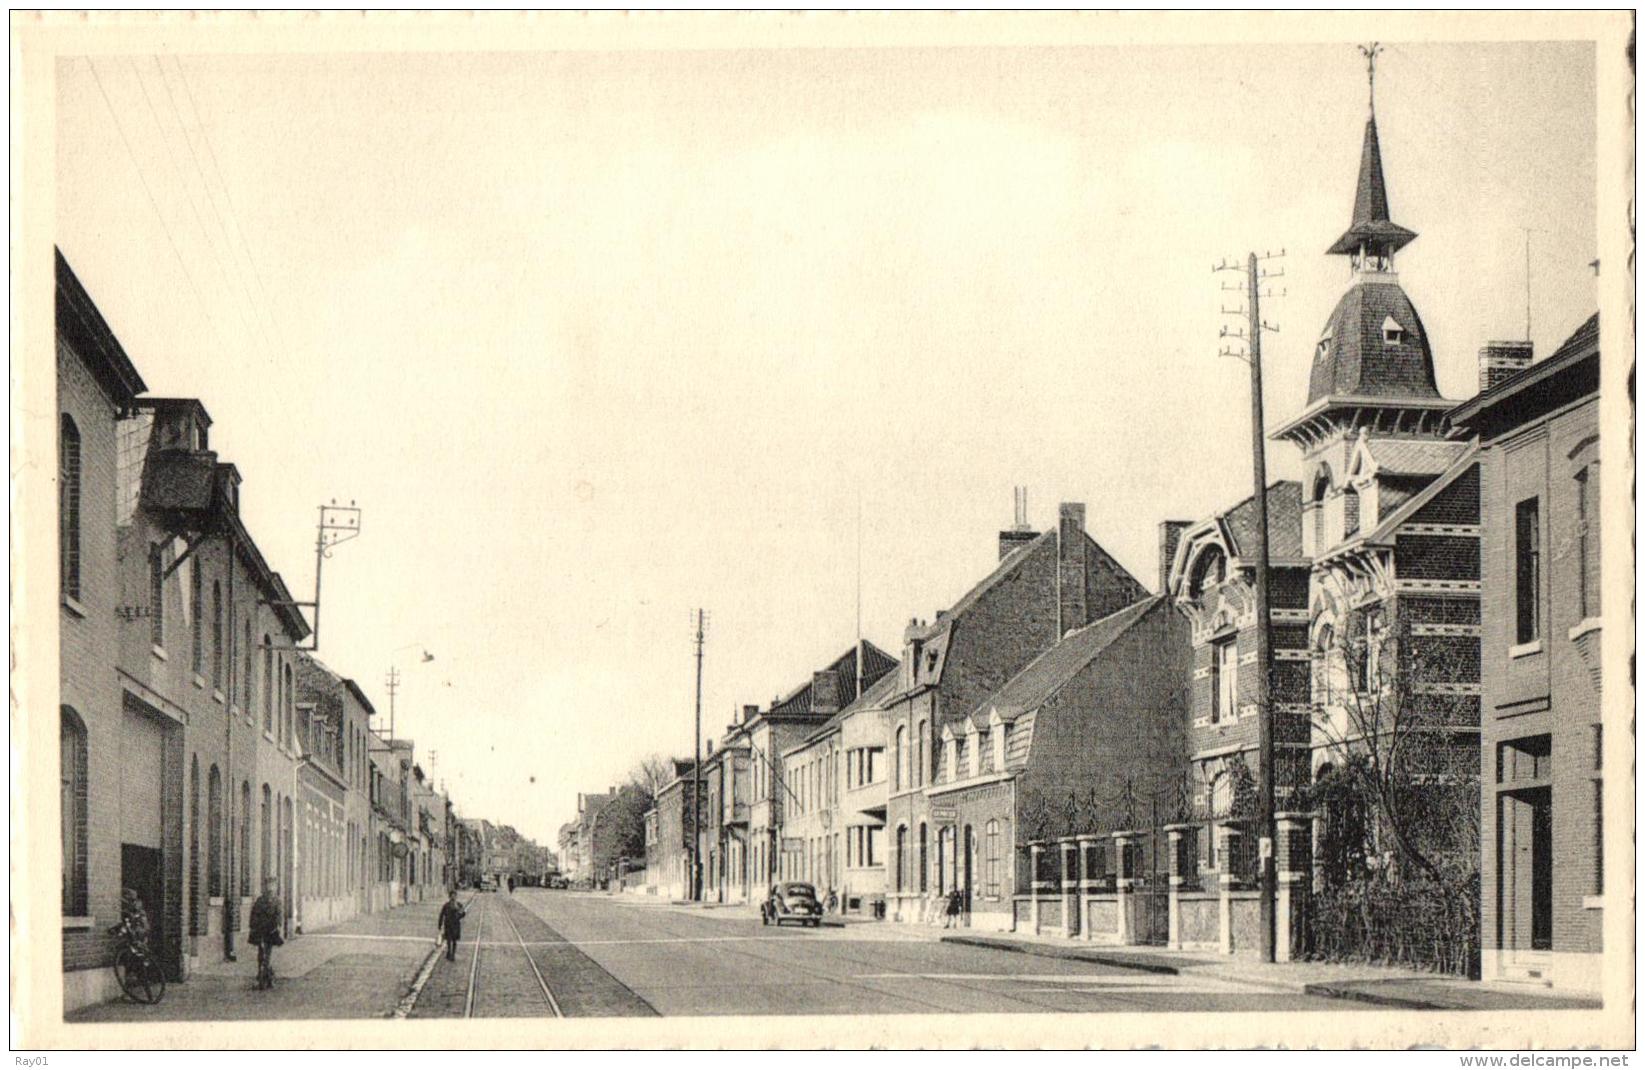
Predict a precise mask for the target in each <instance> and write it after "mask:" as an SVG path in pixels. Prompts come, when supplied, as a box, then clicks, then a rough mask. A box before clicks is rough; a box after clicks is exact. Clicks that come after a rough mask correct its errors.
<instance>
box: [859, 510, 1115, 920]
mask: <svg viewBox="0 0 1645 1070" xmlns="http://www.w3.org/2000/svg"><path fill="white" fill-rule="evenodd" d="M1147 594H1148V592H1147V589H1146V588H1144V587H1143V585H1142V584H1141V583H1139V582H1138V581H1137V580H1136V578H1135V577H1133V576H1132V575H1131V574H1130V573H1129V572H1127V571H1126V570H1125V569H1124V568H1123V567H1122V566H1121V565H1120V564H1119V563H1118V562H1117V561H1115V560H1114V559H1113V557H1111V556H1110V555H1109V554H1108V553H1107V551H1105V550H1103V548H1102V547H1101V546H1099V545H1098V544H1097V543H1096V541H1095V540H1093V539H1092V538H1091V537H1090V536H1089V535H1087V534H1086V531H1085V506H1084V505H1082V504H1079V503H1073V502H1065V503H1063V504H1062V505H1061V506H1060V507H1059V509H1058V521H1057V526H1056V527H1055V528H1053V529H1052V530H1049V531H1046V532H1043V533H1036V532H1033V531H1031V530H1028V529H1027V526H1026V524H1025V522H1024V518H1023V517H1022V516H1021V515H1019V517H1018V524H1017V526H1016V527H1015V528H1013V529H1012V530H1009V531H1005V532H1001V534H1000V541H999V564H998V565H997V566H996V567H995V569H994V571H993V572H991V573H990V574H989V575H988V576H987V577H985V578H984V579H983V580H982V581H981V582H980V583H978V584H977V585H976V586H975V587H973V588H972V589H971V590H970V591H968V592H967V593H966V594H965V595H964V596H963V597H962V598H960V600H959V601H958V602H956V603H954V605H953V606H952V607H950V608H949V609H948V610H946V611H944V612H942V613H940V614H938V616H937V619H936V620H935V621H932V622H930V623H927V622H924V621H919V620H916V621H913V622H912V623H911V624H910V625H909V627H908V629H907V630H906V632H905V633H904V636H903V657H902V661H901V665H900V667H899V672H898V682H897V684H896V685H894V687H893V690H892V693H891V694H889V695H887V696H886V698H885V699H884V700H882V705H883V708H884V731H885V733H886V734H885V738H884V743H883V744H882V745H883V746H885V747H887V748H888V749H887V750H885V751H883V752H881V753H883V754H885V755H886V757H887V762H886V766H887V768H886V769H885V771H884V773H883V774H882V773H881V772H880V770H878V769H877V768H875V767H874V766H875V764H876V757H877V755H876V754H875V749H874V747H873V746H872V745H870V746H868V747H866V748H861V749H856V748H849V747H848V749H847V757H846V760H847V769H848V775H849V782H848V799H849V798H850V797H849V791H850V790H852V789H851V788H850V785H851V784H858V785H873V784H874V783H876V782H877V781H876V778H877V777H879V776H882V775H883V776H885V777H886V778H887V779H888V781H889V783H888V785H887V788H886V791H887V796H886V810H885V815H884V821H883V824H882V826H881V827H882V828H889V829H892V830H895V829H898V828H902V829H905V830H908V831H907V832H905V836H906V835H914V836H917V835H918V829H919V828H920V827H921V826H924V827H925V829H926V835H927V837H928V841H940V842H941V843H943V844H948V843H950V842H952V843H953V844H954V847H953V848H952V850H951V851H950V852H949V853H948V854H947V855H946V856H945V860H946V859H947V858H956V857H962V856H964V857H974V854H975V852H974V850H973V849H972V845H970V844H968V843H966V842H965V841H964V839H963V837H964V836H965V828H964V826H962V825H960V824H959V823H958V813H957V811H955V810H953V809H952V808H950V807H948V806H947V805H946V804H941V803H938V802H937V801H936V800H935V799H933V798H932V796H931V795H930V794H929V793H928V790H927V789H929V788H930V787H931V786H932V785H933V783H934V781H935V779H936V776H937V771H938V769H937V762H938V756H939V754H940V753H941V752H942V751H943V749H944V747H945V746H946V745H947V743H948V742H949V740H951V739H952V738H953V737H954V734H956V733H957V734H961V735H963V734H964V733H966V731H967V725H968V723H969V716H970V714H971V713H972V711H974V710H976V709H977V707H978V706H979V705H981V704H982V702H983V701H984V700H986V699H987V698H988V697H989V696H990V695H992V694H994V693H995V692H997V691H998V690H999V689H1000V688H1001V687H1002V686H1003V685H1004V684H1005V683H1006V682H1007V681H1008V680H1010V679H1011V678H1012V677H1013V676H1015V675H1016V674H1017V673H1018V672H1020V671H1021V670H1022V669H1023V667H1024V666H1026V665H1027V664H1028V663H1029V662H1030V661H1032V660H1033V659H1034V658H1036V657H1038V656H1039V655H1040V654H1042V653H1044V652H1045V651H1047V650H1049V649H1050V648H1051V647H1052V646H1054V645H1056V643H1057V641H1058V640H1059V639H1060V638H1061V637H1062V636H1064V635H1066V634H1067V633H1068V632H1070V631H1072V630H1074V629H1077V628H1083V627H1084V626H1085V625H1087V624H1089V623H1091V621H1092V620H1095V619H1100V618H1102V617H1106V616H1109V615H1110V614H1112V613H1115V612H1118V611H1119V610H1121V609H1123V608H1124V607H1126V606H1128V605H1131V604H1132V603H1134V602H1137V601H1139V600H1140V599H1142V598H1145V597H1146V596H1147ZM945 730H946V731H947V732H948V733H949V734H948V735H946V736H945ZM853 750H857V755H856V756H855V757H853V753H852V751H853ZM857 790H861V789H860V788H859V789H857ZM869 816H874V815H869ZM974 832H975V830H974V829H973V833H974ZM883 835H884V834H883V833H882V834H881V836H883ZM874 838H875V837H874V834H873V832H872V826H866V827H865V828H864V832H863V834H862V836H861V840H862V842H861V844H860V845H858V844H857V843H853V842H849V841H848V844H847V846H846V866H847V868H848V869H851V868H862V867H863V866H864V865H873V864H874V860H875V858H876V857H877V855H876V854H875V851H876V847H877V846H881V845H876V844H875V843H874V842H873V841H874ZM937 856H938V852H930V851H928V855H927V867H929V868H930V869H931V872H930V873H928V874H927V875H926V878H925V881H924V883H925V886H926V888H927V889H928V891H927V892H926V893H924V894H922V893H921V892H919V890H918V889H919V887H920V883H921V882H920V881H919V880H918V879H910V880H907V881H905V882H904V887H903V889H902V890H901V891H898V889H897V887H896V885H895V882H893V883H892V884H891V885H890V886H889V887H888V888H887V892H886V895H887V898H888V902H889V909H890V911H891V912H892V913H893V914H894V915H895V916H897V917H901V918H907V919H914V918H918V917H920V916H921V914H922V912H923V911H924V910H925V909H926V903H927V902H928V900H929V898H930V896H931V894H932V893H931V892H930V891H929V889H931V888H937V889H939V890H942V891H946V890H952V889H953V888H955V887H958V888H960V889H961V891H962V894H964V895H967V896H969V897H974V896H975V893H976V872H977V871H976V868H975V866H973V867H972V869H971V871H970V875H969V877H968V876H967V873H966V871H965V869H964V868H963V866H962V867H961V868H959V869H958V870H956V869H955V868H954V867H953V866H952V865H949V866H948V867H947V868H945V869H943V870H942V871H940V872H939V871H938V870H937V868H936V859H937ZM880 864H882V865H883V862H882V863H880ZM956 882H957V883H956Z"/></svg>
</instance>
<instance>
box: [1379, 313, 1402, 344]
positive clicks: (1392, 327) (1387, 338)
mask: <svg viewBox="0 0 1645 1070" xmlns="http://www.w3.org/2000/svg"><path fill="white" fill-rule="evenodd" d="M1382 341H1383V342H1384V344H1386V345H1391V346H1397V345H1399V344H1400V343H1401V342H1403V341H1405V328H1404V327H1401V326H1400V325H1399V321H1398V320H1396V319H1394V317H1392V316H1385V317H1383V320H1382Z"/></svg>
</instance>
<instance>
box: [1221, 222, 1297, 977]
mask: <svg viewBox="0 0 1645 1070" xmlns="http://www.w3.org/2000/svg"><path fill="white" fill-rule="evenodd" d="M1284 255H1285V250H1283V249H1281V250H1280V251H1279V252H1278V253H1264V254H1263V255H1262V256H1260V257H1259V256H1258V255H1257V254H1256V253H1254V252H1253V253H1251V254H1249V255H1248V256H1247V257H1246V261H1245V264H1244V266H1243V267H1242V266H1241V265H1239V264H1238V263H1237V262H1236V263H1233V264H1230V263H1228V262H1227V261H1224V262H1223V263H1221V264H1219V265H1217V267H1216V268H1215V269H1214V270H1217V271H1243V272H1244V273H1245V284H1244V286H1243V287H1238V286H1236V287H1224V288H1225V289H1231V290H1238V289H1244V290H1245V300H1246V307H1245V309H1244V310H1243V311H1244V312H1245V317H1246V325H1245V329H1244V332H1243V333H1242V332H1240V331H1230V330H1229V329H1228V328H1227V327H1224V328H1223V329H1222V337H1224V338H1237V339H1241V340H1243V341H1244V342H1245V352H1244V353H1243V354H1241V353H1238V352H1236V351H1234V350H1233V349H1232V348H1225V349H1224V350H1223V351H1222V352H1223V355H1226V356H1233V357H1239V358H1240V359H1242V360H1244V361H1245V362H1246V363H1247V364H1248V365H1250V367H1251V482H1252V494H1253V497H1252V504H1253V505H1254V506H1255V507H1256V514H1257V545H1256V546H1255V547H1254V550H1255V555H1254V556H1255V562H1254V564H1255V568H1254V571H1255V576H1254V577H1253V578H1252V583H1253V585H1254V587H1255V588H1256V591H1255V594H1256V598H1255V601H1256V615H1257V627H1256V638H1257V644H1256V645H1257V649H1256V669H1257V678H1256V688H1255V689H1254V690H1255V692H1256V694H1255V698H1256V707H1257V762H1258V765H1259V766H1260V768H1259V770H1258V785H1259V787H1258V802H1257V805H1258V808H1259V810H1260V813H1259V815H1258V822H1259V832H1260V834H1261V835H1260V838H1259V840H1258V845H1257V879H1258V899H1257V903H1258V913H1259V931H1260V936H1261V944H1262V958H1263V961H1264V962H1273V961H1274V950H1275V944H1276V937H1277V934H1276V932H1275V919H1274V896H1275V890H1276V889H1275V881H1274V711H1273V703H1272V702H1270V701H1269V682H1270V681H1269V677H1270V674H1271V672H1272V660H1271V659H1272V650H1273V636H1272V629H1273V621H1272V620H1271V619H1270V616H1269V612H1268V461H1267V449H1266V442H1265V438H1264V428H1263V417H1262V332H1263V331H1265V330H1266V331H1278V330H1279V327H1278V326H1277V325H1274V324H1269V323H1264V322H1263V320H1262V309H1261V304H1260V302H1261V298H1262V297H1263V296H1264V295H1263V293H1262V292H1261V291H1262V286H1263V284H1264V282H1265V281H1266V280H1269V279H1276V278H1281V277H1283V276H1284V274H1285V273H1284V271H1268V270H1266V269H1264V270H1259V269H1258V267H1257V263H1258V261H1259V260H1272V259H1277V258H1279V257H1282V256H1284ZM1267 296H1270V297H1273V296H1284V291H1283V290H1281V291H1279V293H1278V294H1275V293H1274V291H1273V290H1269V291H1268V294H1267ZM1222 311H1223V313H1224V314H1237V313H1238V312H1239V311H1240V310H1238V309H1226V308H1225V309H1223V310H1222ZM1242 549H1243V547H1242ZM1242 556H1243V555H1242Z"/></svg>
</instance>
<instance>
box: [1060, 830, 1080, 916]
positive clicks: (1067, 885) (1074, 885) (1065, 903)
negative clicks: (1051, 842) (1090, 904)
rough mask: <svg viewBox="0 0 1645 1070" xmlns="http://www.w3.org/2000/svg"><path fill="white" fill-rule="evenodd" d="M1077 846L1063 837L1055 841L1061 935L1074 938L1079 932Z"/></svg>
mask: <svg viewBox="0 0 1645 1070" xmlns="http://www.w3.org/2000/svg"><path fill="white" fill-rule="evenodd" d="M1077 850H1078V847H1077V845H1076V844H1075V842H1074V840H1073V839H1072V838H1071V837H1067V836H1065V837H1063V838H1062V839H1060V840H1058V841H1057V854H1058V862H1059V864H1060V868H1059V871H1058V876H1059V877H1061V882H1060V891H1061V892H1062V934H1063V935H1064V936H1075V935H1077V934H1078V933H1079V931H1080V917H1079V915H1078V914H1077V913H1075V912H1076V911H1077V910H1079V909H1080V894H1079V876H1078V859H1077V858H1076V857H1075V852H1076V851H1077Z"/></svg>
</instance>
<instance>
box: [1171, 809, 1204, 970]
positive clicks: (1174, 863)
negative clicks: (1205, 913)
mask: <svg viewBox="0 0 1645 1070" xmlns="http://www.w3.org/2000/svg"><path fill="white" fill-rule="evenodd" d="M1198 831H1199V826H1197V825H1167V826H1165V837H1166V843H1167V844H1168V850H1167V854H1166V861H1167V862H1168V863H1169V865H1170V868H1169V870H1168V872H1169V873H1170V881H1169V886H1170V892H1169V894H1168V896H1167V902H1168V903H1169V911H1170V913H1169V916H1168V918H1167V922H1166V923H1167V925H1168V927H1169V933H1168V935H1167V937H1166V946H1168V947H1171V948H1174V949H1180V948H1181V947H1182V918H1181V911H1182V889H1183V886H1184V885H1186V884H1187V883H1188V878H1189V876H1190V875H1189V874H1187V873H1184V872H1183V870H1184V869H1186V868H1187V864H1188V859H1187V858H1186V857H1184V854H1183V847H1184V843H1185V841H1184V839H1183V837H1184V836H1186V835H1188V834H1190V833H1192V834H1194V835H1198Z"/></svg>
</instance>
